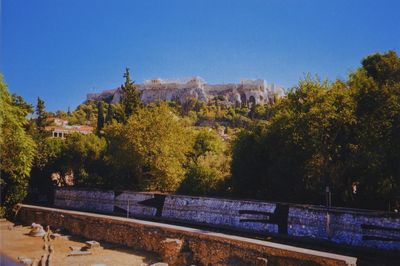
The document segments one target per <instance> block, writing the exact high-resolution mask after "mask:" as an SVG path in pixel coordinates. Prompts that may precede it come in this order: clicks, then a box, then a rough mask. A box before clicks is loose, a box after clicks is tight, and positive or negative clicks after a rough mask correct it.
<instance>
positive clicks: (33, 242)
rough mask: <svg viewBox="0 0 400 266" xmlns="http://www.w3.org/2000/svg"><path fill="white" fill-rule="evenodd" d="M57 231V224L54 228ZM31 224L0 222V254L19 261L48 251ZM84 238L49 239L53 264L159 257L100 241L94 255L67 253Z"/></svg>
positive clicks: (113, 262) (147, 260)
mask: <svg viewBox="0 0 400 266" xmlns="http://www.w3.org/2000/svg"><path fill="white" fill-rule="evenodd" d="M52 230H53V231H54V228H52ZM29 231H30V227H29V226H14V225H13V224H12V223H10V222H8V221H1V222H0V251H1V254H3V255H5V256H7V257H9V258H11V259H13V260H15V261H17V259H18V257H21V256H23V257H26V258H30V259H32V260H34V259H37V260H38V261H40V259H41V257H42V255H43V254H45V248H44V245H45V241H44V240H43V238H42V237H32V236H29V235H28V233H29ZM87 240H90V239H84V238H81V237H75V236H69V237H68V236H66V235H63V234H61V236H59V237H56V238H55V239H53V240H51V241H50V242H49V243H50V245H51V246H52V249H53V250H54V251H53V252H52V258H51V264H52V265H57V266H58V265H60V266H64V265H65V266H67V265H93V264H94V265H96V264H97V265H107V266H111V265H130V266H132V265H148V264H152V263H155V262H157V261H160V260H159V258H158V256H157V255H156V254H153V253H149V252H141V251H136V250H132V249H129V248H125V247H122V246H118V245H114V244H109V243H100V244H101V246H102V248H96V249H95V250H94V251H93V252H92V254H91V255H81V256H68V255H69V254H70V253H71V249H70V247H71V246H72V247H84V246H85V241H87Z"/></svg>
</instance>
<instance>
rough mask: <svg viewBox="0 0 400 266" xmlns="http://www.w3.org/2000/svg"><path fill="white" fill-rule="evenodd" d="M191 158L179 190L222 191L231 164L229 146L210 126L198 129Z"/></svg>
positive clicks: (211, 192)
mask: <svg viewBox="0 0 400 266" xmlns="http://www.w3.org/2000/svg"><path fill="white" fill-rule="evenodd" d="M190 158H191V163H190V164H189V166H188V169H187V172H186V175H185V179H184V180H183V182H182V183H181V185H180V186H179V188H178V192H179V193H184V194H192V195H207V194H216V193H218V192H220V190H221V189H222V186H223V184H224V181H225V179H226V177H227V176H228V175H229V166H230V155H229V147H228V145H227V144H226V143H224V142H223V141H222V139H221V137H220V136H218V134H216V133H215V131H213V130H211V129H210V128H205V129H200V130H197V132H195V137H194V145H193V148H192V151H191V153H190Z"/></svg>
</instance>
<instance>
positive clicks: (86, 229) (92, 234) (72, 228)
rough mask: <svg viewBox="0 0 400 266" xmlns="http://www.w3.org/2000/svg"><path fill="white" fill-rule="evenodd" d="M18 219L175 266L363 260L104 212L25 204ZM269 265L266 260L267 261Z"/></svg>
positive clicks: (335, 265)
mask: <svg viewBox="0 0 400 266" xmlns="http://www.w3.org/2000/svg"><path fill="white" fill-rule="evenodd" d="M17 218H18V219H19V220H20V221H21V222H23V223H25V224H31V223H33V222H35V223H39V224H42V225H44V226H46V225H50V227H51V228H63V229H65V230H67V231H68V232H69V233H70V234H73V235H78V236H82V237H85V238H88V239H91V240H96V241H99V242H103V241H105V242H109V243H116V244H121V245H125V246H128V247H132V248H135V249H141V250H146V251H151V252H156V253H158V254H160V256H161V257H162V258H163V260H164V261H165V262H167V263H168V264H169V265H171V266H174V265H191V264H194V265H221V266H224V265H260V264H258V263H259V261H260V260H259V259H258V258H263V259H264V261H266V260H268V265H278V266H280V265H286V266H288V265H289V266H291V265H304V266H305V265H309V266H317V265H328V266H329V265H332V266H339V265H349V266H353V265H356V262H357V259H356V258H354V257H349V256H342V255H338V254H333V253H326V252H320V251H315V250H310V249H304V248H298V247H293V246H288V245H282V244H277V243H271V242H268V241H261V240H255V239H248V238H244V237H238V236H232V235H225V234H220V233H212V232H207V231H203V230H196V229H191V228H187V227H181V226H174V225H168V224H161V223H154V222H148V221H140V220H135V219H128V218H122V217H115V216H107V215H101V214H93V213H84V212H78V211H70V210H60V209H53V208H45V207H37V206H30V205H21V208H20V210H19V212H18V216H17ZM264 265H265V264H264Z"/></svg>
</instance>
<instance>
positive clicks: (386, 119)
mask: <svg viewBox="0 0 400 266" xmlns="http://www.w3.org/2000/svg"><path fill="white" fill-rule="evenodd" d="M399 62H400V59H399V58H398V57H397V55H396V54H395V53H394V52H388V53H386V54H383V55H381V54H375V55H372V56H369V57H366V58H365V59H364V60H363V62H362V64H363V67H362V68H360V69H358V70H357V71H356V72H355V73H352V74H351V75H350V79H349V81H348V82H344V81H340V80H338V81H336V82H334V83H329V82H327V81H323V82H321V81H320V80H319V79H318V78H315V79H312V78H310V77H309V76H308V77H306V79H304V80H302V81H300V82H299V85H298V86H297V87H296V88H294V89H292V91H291V92H289V94H288V95H287V97H286V98H284V99H282V100H280V101H279V102H278V104H276V105H274V106H273V107H272V108H270V110H268V116H270V119H269V122H268V123H267V124H265V125H264V126H258V127H255V128H253V129H250V130H248V131H245V132H243V133H242V134H241V135H239V137H238V139H237V140H236V141H235V144H234V148H233V161H232V168H231V171H232V184H233V189H234V192H235V193H236V194H238V195H243V196H251V195H253V196H256V197H259V198H264V199H272V200H280V201H296V202H313V203H318V204H321V203H323V193H324V187H325V186H330V187H331V188H333V197H334V202H335V203H336V204H339V205H347V206H358V207H368V208H385V203H386V202H387V201H388V200H389V199H390V198H391V197H395V196H396V195H398V193H399V187H400V186H399V185H400V179H399V178H400V175H399V173H400V168H399V167H400V166H399V165H400V163H399V162H400V152H399V151H400V149H399V148H400V145H399V144H400V142H399V137H400V132H399V128H400V127H399V125H400V119H399V117H400V82H399V78H398V73H399V69H400V63H399ZM354 184H357V187H358V189H357V193H354V192H353V191H352V185H354Z"/></svg>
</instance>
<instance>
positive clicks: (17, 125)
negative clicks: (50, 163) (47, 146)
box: [0, 75, 35, 213]
mask: <svg viewBox="0 0 400 266" xmlns="http://www.w3.org/2000/svg"><path fill="white" fill-rule="evenodd" d="M16 100H17V101H16ZM0 106H1V108H0V174H1V176H0V177H1V178H0V185H1V204H2V208H3V210H2V211H4V208H5V209H6V211H7V213H9V212H10V211H11V209H12V207H13V205H14V204H16V203H19V202H21V201H22V200H23V199H24V197H25V196H26V193H27V184H28V176H29V172H30V170H31V166H32V161H33V157H34V154H35V143H34V142H33V140H32V138H31V137H30V136H29V135H28V134H27V133H26V132H25V129H24V127H25V126H26V125H27V119H26V116H27V115H28V113H29V112H30V110H31V108H29V107H27V105H26V104H25V102H23V100H22V98H20V97H16V96H14V97H12V96H11V95H10V94H9V92H8V90H7V86H6V85H5V83H4V81H3V77H2V76H1V75H0Z"/></svg>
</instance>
